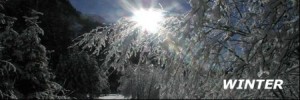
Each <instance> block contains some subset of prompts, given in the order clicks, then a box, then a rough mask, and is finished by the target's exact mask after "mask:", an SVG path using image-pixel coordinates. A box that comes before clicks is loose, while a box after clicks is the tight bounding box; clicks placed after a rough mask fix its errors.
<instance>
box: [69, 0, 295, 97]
mask: <svg viewBox="0 0 300 100" xmlns="http://www.w3.org/2000/svg"><path fill="white" fill-rule="evenodd" d="M189 3H190V5H191V7H192V10H191V11H190V12H189V13H188V14H187V15H182V16H168V17H166V18H165V19H164V21H163V22H161V26H162V27H163V28H161V29H160V30H159V31H158V32H155V33H149V32H144V31H143V30H142V29H140V28H139V27H135V26H136V23H135V22H133V21H131V20H128V19H126V18H122V19H120V20H119V21H118V22H117V23H115V24H114V25H111V26H107V27H98V28H96V29H94V30H92V31H91V32H89V33H85V34H83V35H82V36H81V37H79V38H81V40H80V41H78V42H77V43H75V44H74V45H73V46H80V47H81V48H83V49H88V50H91V51H92V52H93V53H94V54H99V53H102V52H100V51H101V50H102V49H103V47H107V49H106V50H105V51H106V52H104V53H105V54H107V56H106V59H104V64H103V66H106V67H114V68H115V69H117V70H118V71H121V72H123V73H125V74H124V75H125V76H123V77H126V75H128V78H126V79H121V83H122V82H123V86H122V85H121V87H120V89H124V90H128V88H131V87H126V84H127V83H128V82H132V80H133V79H134V78H135V77H137V76H135V75H134V73H133V72H134V71H136V70H138V69H141V68H144V69H146V70H148V71H151V70H154V69H155V68H156V70H159V71H158V72H159V73H157V74H158V77H157V79H156V80H158V82H157V83H155V86H157V87H159V95H160V96H159V98H169V99H170V98H299V89H298V88H299V76H298V75H299V56H298V55H299V50H297V48H298V49H299V37H298V35H299V1H297V0H263V1H260V0H251V1H247V0H246V1H244V0H243V1H240V0H239V1H237V0H214V1H210V0H190V1H189ZM132 57H137V58H138V61H137V63H131V62H132V61H131V60H130V59H131V58H132ZM146 62H151V64H153V65H154V66H155V67H152V69H151V68H146V67H148V66H145V63H146ZM128 66H130V67H128ZM137 72H139V71H137ZM130 76H131V77H130ZM141 77H143V78H144V79H143V80H147V79H148V78H150V77H151V74H149V75H148V74H147V73H146V74H145V76H144V75H141ZM241 78H242V79H258V78H262V79H269V78H270V79H283V80H284V82H285V83H284V85H283V88H284V89H283V90H234V91H233V90H224V89H223V87H222V86H223V85H222V82H223V80H224V79H241ZM134 81H135V82H133V83H135V85H138V84H143V86H142V87H149V84H148V85H147V84H144V83H145V81H140V80H134ZM136 82H138V83H136ZM124 85H125V86H124ZM132 87H133V88H134V86H132ZM142 89H144V90H142V91H147V88H142ZM121 91H122V90H121ZM132 91H133V92H131V94H129V95H136V94H135V93H134V91H136V92H138V91H140V90H132ZM139 93H143V92H139ZM127 95H128V94H127ZM142 95H145V94H142ZM137 97H138V96H137ZM141 98H143V97H141Z"/></svg>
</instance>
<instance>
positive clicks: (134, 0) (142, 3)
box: [70, 0, 190, 22]
mask: <svg viewBox="0 0 300 100" xmlns="http://www.w3.org/2000/svg"><path fill="white" fill-rule="evenodd" d="M70 2H71V4H72V5H73V6H74V7H75V8H76V9H77V10H78V11H80V12H81V13H83V14H94V15H100V16H101V17H103V18H105V20H107V21H108V22H114V21H116V20H117V19H119V18H121V17H126V16H131V14H132V13H131V12H130V8H132V7H134V8H147V7H150V6H151V7H154V8H161V7H160V5H161V6H162V7H163V8H164V10H166V11H168V12H171V13H185V12H187V11H188V10H190V5H189V4H188V1H187V0H70ZM159 4H160V5H159Z"/></svg>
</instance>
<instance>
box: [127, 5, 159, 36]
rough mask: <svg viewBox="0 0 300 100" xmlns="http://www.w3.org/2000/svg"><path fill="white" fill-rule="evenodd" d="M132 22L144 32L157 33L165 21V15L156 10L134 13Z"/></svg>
mask: <svg viewBox="0 0 300 100" xmlns="http://www.w3.org/2000/svg"><path fill="white" fill-rule="evenodd" d="M133 14H134V15H133V17H132V20H133V21H135V22H137V25H138V26H140V27H142V29H143V30H145V31H147V32H151V33H155V32H157V31H158V30H159V27H160V25H159V23H160V22H161V21H162V20H163V13H162V12H160V11H154V10H137V11H134V12H133Z"/></svg>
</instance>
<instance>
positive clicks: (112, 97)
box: [99, 94, 130, 99]
mask: <svg viewBox="0 0 300 100" xmlns="http://www.w3.org/2000/svg"><path fill="white" fill-rule="evenodd" d="M99 99H130V98H125V97H124V96H123V95H120V94H108V95H106V96H101V97H99Z"/></svg>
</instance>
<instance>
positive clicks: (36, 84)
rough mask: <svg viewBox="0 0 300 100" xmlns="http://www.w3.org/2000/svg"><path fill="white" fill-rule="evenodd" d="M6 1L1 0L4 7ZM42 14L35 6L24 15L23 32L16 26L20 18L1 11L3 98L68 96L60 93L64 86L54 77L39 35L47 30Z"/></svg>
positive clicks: (0, 58) (0, 39) (0, 87)
mask: <svg viewBox="0 0 300 100" xmlns="http://www.w3.org/2000/svg"><path fill="white" fill-rule="evenodd" d="M5 1H6V0H1V1H0V3H1V4H0V6H1V7H3V6H2V3H4V2H5ZM42 14H43V13H41V12H38V11H35V10H32V12H31V14H30V16H24V19H25V22H26V26H27V28H26V29H25V30H24V31H23V32H22V33H21V34H19V33H18V32H16V31H14V29H13V24H14V22H16V20H17V18H14V17H10V16H7V15H5V14H3V13H0V20H1V27H0V28H1V32H0V47H1V49H0V80H1V83H0V89H1V90H0V98H3V99H19V98H29V99H30V98H31V99H32V98H37V99H46V98H48V99H49V98H65V97H63V96H62V97H61V96H57V95H56V93H58V92H59V91H61V90H62V89H63V88H62V87H61V86H60V85H59V84H57V83H55V82H53V81H51V79H53V74H52V73H51V72H50V71H49V69H48V66H47V65H48V62H47V60H48V58H47V56H46V48H45V47H44V46H43V45H42V44H41V43H40V38H39V35H43V34H44V32H43V29H41V28H40V27H39V26H38V18H39V16H40V15H42ZM3 26H4V27H3Z"/></svg>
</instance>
